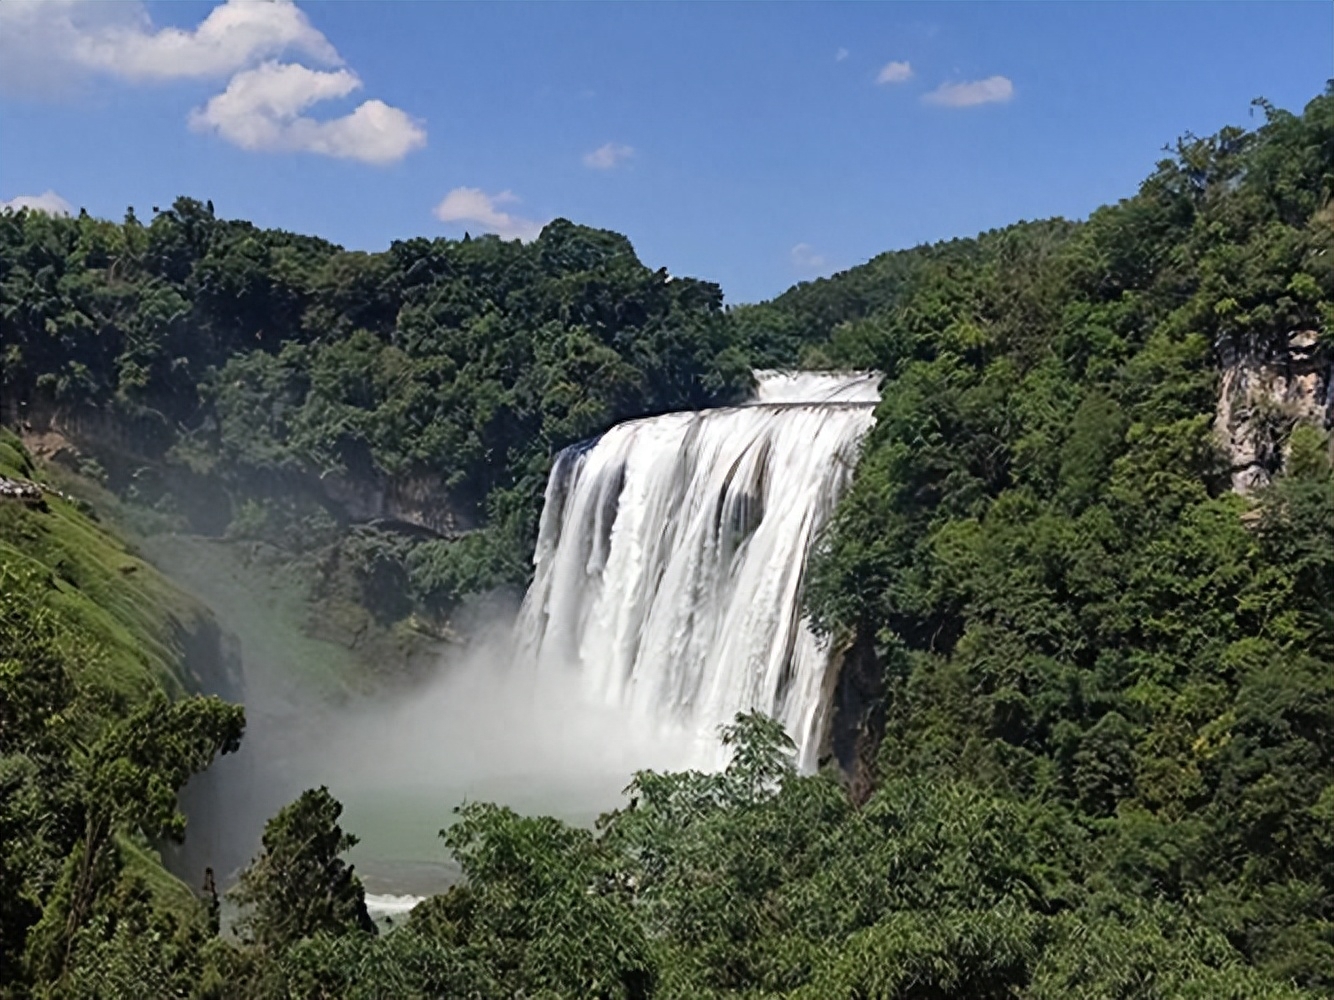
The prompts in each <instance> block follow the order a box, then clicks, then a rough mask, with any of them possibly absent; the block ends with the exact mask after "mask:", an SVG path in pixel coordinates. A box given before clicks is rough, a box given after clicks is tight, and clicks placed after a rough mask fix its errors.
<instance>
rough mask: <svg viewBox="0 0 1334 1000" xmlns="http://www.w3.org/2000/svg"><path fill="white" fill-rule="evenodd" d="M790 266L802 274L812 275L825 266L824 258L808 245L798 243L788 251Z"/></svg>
mask: <svg viewBox="0 0 1334 1000" xmlns="http://www.w3.org/2000/svg"><path fill="white" fill-rule="evenodd" d="M788 257H789V259H790V260H791V261H792V266H793V268H795V269H796V270H797V271H799V272H800V273H802V274H813V273H814V272H816V271H818V270H820V269H821V268H822V267H824V266H825V258H824V256H823V255H822V254H818V253H816V252H815V247H813V246H811V245H810V244H809V243H798V244H797V245H796V246H794V247H793V248H792V249H791V250H789V251H788Z"/></svg>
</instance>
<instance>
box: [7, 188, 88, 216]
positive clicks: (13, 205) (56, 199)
mask: <svg viewBox="0 0 1334 1000" xmlns="http://www.w3.org/2000/svg"><path fill="white" fill-rule="evenodd" d="M20 208H27V209H31V210H32V211H34V212H45V213H46V214H47V215H73V214H74V206H73V205H71V204H70V203H69V202H67V201H66V200H65V199H64V198H62V197H60V195H58V194H56V193H55V192H54V191H51V190H47V191H44V192H43V193H41V194H21V195H19V196H18V197H17V198H11V199H9V201H0V212H3V211H5V210H6V209H12V210H13V211H15V212H17V211H18V210H19V209H20Z"/></svg>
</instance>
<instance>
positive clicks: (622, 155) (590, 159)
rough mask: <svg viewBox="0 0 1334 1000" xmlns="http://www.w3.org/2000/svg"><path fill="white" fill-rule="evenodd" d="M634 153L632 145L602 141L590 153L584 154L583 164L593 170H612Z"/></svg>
mask: <svg viewBox="0 0 1334 1000" xmlns="http://www.w3.org/2000/svg"><path fill="white" fill-rule="evenodd" d="M634 155H635V148H634V147H633V146H626V145H624V144H622V143H619V142H607V143H603V144H602V145H601V146H599V147H598V148H597V149H595V150H593V151H592V152H591V153H585V154H584V166H586V167H591V168H593V169H594V170H612V169H613V168H615V167H618V166H620V165H621V164H622V163H624V162H625V161H626V160H628V159H630V157H632V156H634Z"/></svg>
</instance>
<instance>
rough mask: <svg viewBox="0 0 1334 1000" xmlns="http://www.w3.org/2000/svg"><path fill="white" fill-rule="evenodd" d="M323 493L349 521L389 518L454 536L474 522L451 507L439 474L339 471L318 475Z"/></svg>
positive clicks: (383, 519) (472, 527)
mask: <svg viewBox="0 0 1334 1000" xmlns="http://www.w3.org/2000/svg"><path fill="white" fill-rule="evenodd" d="M320 488H321V489H322V491H323V493H324V495H325V496H326V497H328V498H329V499H330V500H331V501H333V502H334V503H335V504H337V505H338V506H339V507H341V508H342V509H343V511H344V512H345V513H346V514H347V517H348V518H349V519H350V520H352V521H392V522H394V523H397V524H406V525H411V526H413V527H416V528H423V529H425V530H427V531H431V532H434V533H435V534H437V535H443V536H444V537H446V538H454V537H457V536H459V535H462V534H465V533H467V532H468V531H471V530H473V529H474V528H475V527H476V525H474V524H473V523H472V522H471V519H469V518H468V517H467V516H466V515H463V514H460V513H459V512H458V511H456V510H453V509H452V507H451V504H450V503H449V500H448V499H447V498H448V497H449V490H448V489H447V488H446V486H445V484H444V481H443V480H442V479H441V478H440V477H439V476H429V475H425V476H404V477H397V478H392V479H391V478H388V477H381V476H376V477H375V478H374V479H373V480H367V479H361V478H358V479H349V478H347V477H345V476H341V475H338V474H331V475H326V476H324V477H322V478H321V479H320Z"/></svg>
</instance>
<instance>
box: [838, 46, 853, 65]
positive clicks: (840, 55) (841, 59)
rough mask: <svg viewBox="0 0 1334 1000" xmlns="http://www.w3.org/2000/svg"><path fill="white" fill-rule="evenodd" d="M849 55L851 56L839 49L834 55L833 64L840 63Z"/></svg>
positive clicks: (844, 50)
mask: <svg viewBox="0 0 1334 1000" xmlns="http://www.w3.org/2000/svg"><path fill="white" fill-rule="evenodd" d="M849 55H851V53H850V52H848V50H847V49H839V50H838V51H837V52H835V53H834V62H842V61H843V60H844V59H846V58H847V57H848V56H849Z"/></svg>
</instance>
